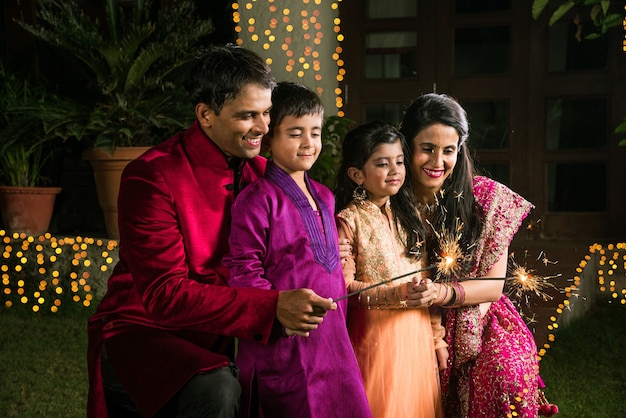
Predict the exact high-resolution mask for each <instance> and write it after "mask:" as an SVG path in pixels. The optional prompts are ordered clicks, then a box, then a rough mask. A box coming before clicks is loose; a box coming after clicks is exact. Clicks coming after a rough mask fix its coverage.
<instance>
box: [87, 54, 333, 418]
mask: <svg viewBox="0 0 626 418" xmlns="http://www.w3.org/2000/svg"><path fill="white" fill-rule="evenodd" d="M274 85H275V82H274V79H273V77H272V76H271V74H270V71H269V68H268V67H267V66H266V65H265V63H264V62H263V60H262V59H261V58H260V57H258V56H257V55H255V54H254V53H252V52H250V51H248V50H246V49H244V48H240V47H236V46H230V45H229V46H226V47H212V48H211V49H210V50H209V51H208V52H207V53H206V54H205V55H203V56H202V57H200V58H199V60H198V62H197V63H196V64H195V65H194V68H193V69H192V70H191V73H190V76H189V79H188V81H187V83H186V88H187V90H188V92H189V94H190V98H191V101H192V103H193V104H194V106H195V113H196V119H197V120H196V121H195V122H194V123H193V125H192V126H191V127H190V128H189V129H188V130H187V131H185V132H181V133H180V134H177V135H175V136H174V137H172V138H170V139H169V140H167V141H165V142H163V143H161V144H159V145H157V146H155V147H153V148H152V149H150V150H149V151H148V152H146V153H145V154H144V155H143V156H141V157H139V158H138V159H137V160H135V161H133V162H132V163H130V164H129V165H128V166H127V168H126V170H125V171H124V174H123V175H122V182H121V185H120V195H119V202H118V209H119V229H120V244H119V251H120V261H119V262H118V264H117V265H116V267H115V269H114V271H113V274H112V276H111V278H110V279H109V281H108V291H107V294H106V295H105V297H104V298H103V300H102V301H101V302H100V304H99V306H98V310H97V312H96V314H95V315H94V316H93V317H92V318H91V319H90V320H89V352H88V362H89V377H90V388H89V404H88V415H89V416H90V417H106V416H121V415H122V414H128V415H124V416H145V417H152V416H158V417H161V416H168V415H170V414H171V415H175V414H182V413H187V414H188V415H185V416H211V417H212V416H215V417H218V416H219V417H227V416H232V417H234V416H236V415H237V410H238V402H239V393H240V387H239V384H238V383H237V378H236V368H235V367H234V366H233V365H232V363H231V360H232V348H233V344H232V337H239V338H242V339H247V340H251V341H258V342H261V343H267V341H268V339H269V337H270V334H271V333H273V332H280V329H281V327H279V326H278V325H279V324H281V325H282V326H284V327H285V328H287V329H290V330H293V331H294V332H296V333H297V334H299V335H308V332H310V331H312V330H314V329H316V328H317V325H319V324H320V323H321V322H322V320H323V315H324V313H325V311H326V310H328V309H336V304H334V303H333V302H332V301H331V300H329V299H324V298H322V297H320V296H318V295H316V294H315V293H314V292H313V291H311V290H306V289H299V290H294V291H281V292H279V291H277V290H263V289H255V288H239V289H236V288H231V287H227V286H226V278H227V277H228V270H227V269H226V268H224V267H223V265H222V263H221V260H222V256H223V255H224V254H225V253H226V252H227V249H228V248H227V246H228V235H229V229H230V208H231V205H232V202H233V200H234V197H235V194H236V193H237V192H238V191H239V190H241V188H242V187H243V186H244V185H245V184H248V183H250V182H251V181H252V180H254V179H256V178H258V177H260V176H262V174H263V171H264V169H265V163H266V161H265V159H263V158H262V157H259V156H258V154H259V151H260V146H261V138H262V137H263V135H264V134H265V133H267V127H268V123H269V110H270V108H271V105H272V104H271V91H272V88H273V87H274ZM103 382H104V384H103ZM105 395H106V396H105ZM133 413H134V414H135V415H132V414H133Z"/></svg>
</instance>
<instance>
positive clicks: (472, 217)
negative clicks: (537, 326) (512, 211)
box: [400, 93, 482, 271]
mask: <svg viewBox="0 0 626 418" xmlns="http://www.w3.org/2000/svg"><path fill="white" fill-rule="evenodd" d="M435 124H443V125H446V126H450V127H452V128H454V129H455V130H456V131H457V133H458V134H459V145H458V157H457V163H456V166H455V167H454V173H453V174H452V175H451V176H449V177H448V178H447V179H446V181H445V182H444V184H443V186H442V187H441V190H442V191H444V192H445V193H443V195H441V194H439V195H438V196H436V198H437V199H438V201H439V205H440V206H443V209H442V210H437V211H436V212H435V215H434V219H433V227H434V228H437V230H438V231H440V228H442V227H443V228H446V229H447V230H448V231H452V232H454V231H455V230H456V225H457V222H461V223H462V224H463V227H464V229H463V233H462V234H461V239H460V241H461V242H460V244H461V248H462V249H463V250H464V251H465V254H466V255H467V256H468V257H466V259H467V261H468V265H465V266H461V267H462V269H463V270H465V271H467V269H469V268H471V265H469V264H471V259H472V258H473V257H469V255H471V254H473V251H472V249H473V248H475V247H472V244H473V243H474V242H476V240H477V239H478V237H479V236H480V233H481V229H482V221H481V219H482V214H481V210H480V207H479V206H478V205H477V203H476V202H475V199H474V193H473V179H474V175H475V174H476V173H475V169H474V163H473V161H472V157H471V155H470V152H469V150H468V146H467V138H468V136H469V123H468V121H467V114H466V112H465V109H463V107H461V105H460V104H459V102H457V101H456V100H455V99H453V98H452V97H450V96H446V95H445V94H435V93H429V94H425V95H423V96H421V97H420V98H418V99H417V100H415V101H414V102H413V103H411V104H410V105H409V107H408V108H407V109H406V111H405V113H404V117H403V119H402V122H401V123H400V132H402V133H403V134H404V136H405V137H406V138H407V141H408V143H409V157H410V158H409V161H412V160H413V153H414V152H415V141H414V139H415V137H416V136H417V135H418V134H419V133H420V132H421V131H422V130H424V129H426V128H428V127H429V126H432V125H435ZM459 197H460V198H459ZM429 237H430V238H429V240H428V242H427V247H428V248H429V256H430V258H431V259H430V260H429V262H433V261H434V258H436V255H437V254H438V253H439V250H440V248H439V245H438V244H439V243H438V242H437V240H436V239H435V237H434V236H433V234H429Z"/></svg>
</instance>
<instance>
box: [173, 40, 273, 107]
mask: <svg viewBox="0 0 626 418" xmlns="http://www.w3.org/2000/svg"><path fill="white" fill-rule="evenodd" d="M248 84H256V85H258V86H261V87H263V88H267V89H270V90H271V89H273V88H274V87H275V86H276V81H275V80H274V77H273V76H272V73H271V70H270V67H269V66H268V65H267V64H266V63H265V61H263V58H261V57H260V56H258V55H257V54H256V53H254V52H252V51H250V50H249V49H245V48H242V47H240V46H237V45H233V44H228V45H225V46H210V47H209V48H208V49H207V50H206V51H205V52H204V53H203V54H202V55H201V56H199V57H197V59H196V62H194V63H193V65H192V67H191V70H190V72H189V75H188V76H187V80H186V81H185V89H186V90H187V93H188V95H189V100H191V104H192V105H193V106H194V107H195V106H196V105H197V104H198V103H206V104H207V105H208V106H209V107H210V108H211V109H212V110H213V112H215V114H216V115H219V113H220V112H221V111H222V107H223V106H224V102H225V101H226V100H232V99H234V98H235V97H237V95H239V93H240V92H241V89H242V88H243V87H244V86H246V85H248Z"/></svg>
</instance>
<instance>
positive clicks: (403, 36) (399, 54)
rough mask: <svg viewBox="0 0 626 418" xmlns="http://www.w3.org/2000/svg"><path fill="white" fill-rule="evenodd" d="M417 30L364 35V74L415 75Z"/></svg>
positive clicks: (397, 76) (398, 76)
mask: <svg viewBox="0 0 626 418" xmlns="http://www.w3.org/2000/svg"><path fill="white" fill-rule="evenodd" d="M416 46H417V32H414V31H406V32H377V33H369V34H367V35H366V37H365V76H366V77H367V78H405V77H416V76H417V47H416Z"/></svg>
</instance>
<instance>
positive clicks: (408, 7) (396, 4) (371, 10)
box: [365, 0, 417, 19]
mask: <svg viewBox="0 0 626 418" xmlns="http://www.w3.org/2000/svg"><path fill="white" fill-rule="evenodd" d="M365 10H366V13H367V18H368V19H387V18H395V17H415V16H417V1H406V0H384V1H381V0H367V6H366V8H365Z"/></svg>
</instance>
